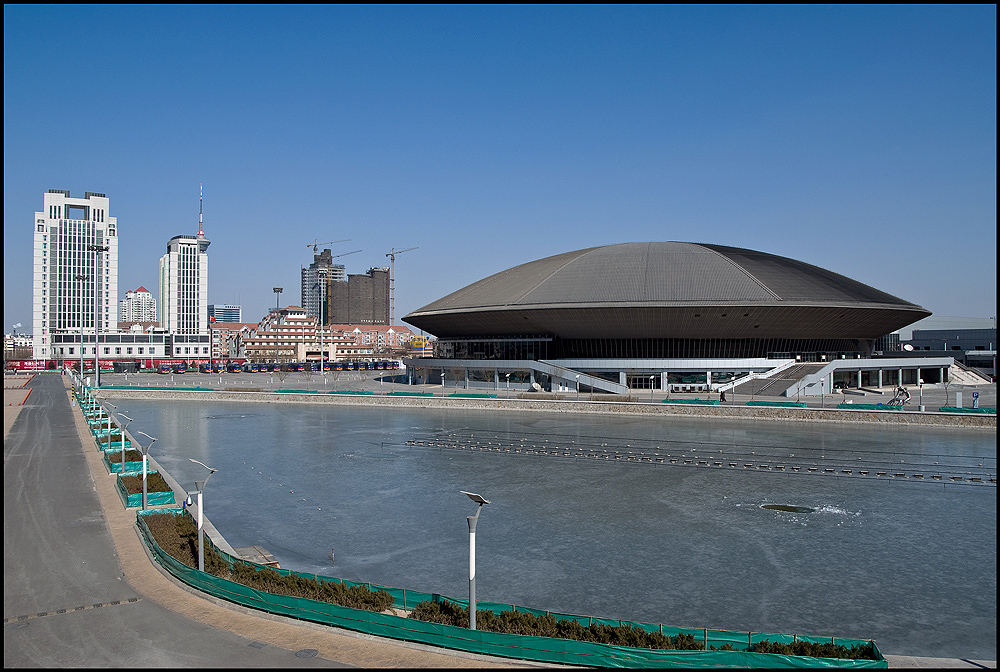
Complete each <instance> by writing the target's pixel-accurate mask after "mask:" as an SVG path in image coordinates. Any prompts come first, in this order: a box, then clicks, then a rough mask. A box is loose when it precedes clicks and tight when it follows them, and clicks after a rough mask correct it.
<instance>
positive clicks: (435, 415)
mask: <svg viewBox="0 0 1000 672" xmlns="http://www.w3.org/2000/svg"><path fill="white" fill-rule="evenodd" d="M117 403H118V405H119V409H118V410H119V412H125V413H127V414H128V415H129V416H130V417H132V418H134V422H133V424H132V426H131V430H132V431H133V432H134V431H144V432H147V433H149V434H151V435H152V436H156V437H158V439H159V440H158V441H157V443H156V444H155V445H154V446H153V451H152V454H153V456H154V457H155V458H156V459H157V461H159V462H160V464H161V465H162V466H163V468H164V469H166V470H167V471H169V472H170V473H171V474H173V475H174V477H175V478H177V480H179V481H180V482H181V483H182V484H183V485H184V486H185V487H193V482H194V480H195V478H200V477H201V476H203V475H204V471H203V470H202V469H201V468H200V467H198V466H197V465H194V464H192V463H190V462H189V461H188V458H192V457H193V458H195V459H198V460H201V461H203V462H205V463H206V464H209V465H211V466H213V467H216V468H218V469H219V472H218V473H217V474H215V476H213V477H212V480H211V482H210V483H209V486H208V488H207V490H206V493H205V509H206V515H208V517H209V518H210V519H211V520H212V522H213V523H214V524H215V526H216V527H217V528H218V529H219V530H220V532H221V533H222V534H223V535H224V536H225V537H226V539H227V540H228V541H229V542H230V543H231V544H232V545H233V546H248V545H251V544H260V545H263V546H264V547H265V548H267V549H268V550H269V551H271V552H272V553H273V554H274V555H275V556H276V557H277V559H278V560H279V561H280V563H281V566H282V567H286V568H289V569H295V570H299V571H305V572H316V573H320V574H327V575H332V576H339V577H343V578H346V579H351V580H355V581H369V582H372V583H378V584H383V585H390V586H397V587H405V588H413V589H416V590H421V591H425V592H433V593H441V594H444V595H452V596H455V597H467V596H468V574H467V571H468V526H467V525H466V522H465V517H466V516H468V515H472V514H474V513H475V509H476V505H475V504H474V503H473V502H471V501H470V500H469V499H467V498H466V497H465V496H464V495H461V494H459V490H467V491H472V492H478V493H481V494H482V495H484V496H485V497H486V498H487V499H490V500H491V501H492V503H491V504H489V505H488V506H486V507H484V510H483V513H482V515H481V517H480V520H479V524H478V527H477V542H476V543H477V553H476V555H477V570H478V571H477V597H478V598H479V599H480V600H489V601H495V602H511V603H515V604H522V605H525V606H530V607H536V608H541V609H549V610H552V611H562V612H569V613H575V614H583V615H591V616H600V617H606V618H620V619H625V620H637V621H647V622H655V623H665V624H670V625H684V626H691V627H709V628H721V629H734V630H753V631H765V632H784V633H798V634H817V635H832V636H838V637H840V636H842V637H865V638H867V637H872V638H875V639H876V640H877V642H878V644H879V646H880V647H881V648H882V650H883V651H884V652H886V653H896V654H905V655H918V656H936V657H956V658H973V659H990V660H995V659H996V487H995V486H994V485H978V486H977V485H959V484H954V483H949V477H948V476H947V474H953V473H963V470H964V472H965V473H973V472H974V473H985V474H986V475H987V477H988V476H989V475H990V474H992V475H993V476H995V475H996V433H995V432H985V431H963V430H934V429H913V428H901V427H879V426H859V427H856V426H846V425H830V424H827V425H821V424H803V423H766V422H742V421H733V420H712V419H701V418H699V419H683V418H656V419H652V418H636V417H624V416H606V415H604V416H599V415H569V414H541V413H534V412H532V413H504V414H500V413H493V412H479V411H465V410H462V411H456V410H429V409H399V408H393V409H389V408H372V407H360V406H359V407H348V406H335V405H330V406H318V405H312V404H308V405H307V404H303V405H297V404H280V405H264V404H236V403H222V402H219V403H192V402H151V401H136V400H119V401H118V402H117ZM419 442H423V445H419ZM428 444H437V445H428ZM463 444H464V445H465V446H466V448H465V449H460V448H459V447H458V446H461V445H463ZM451 446H455V447H451ZM471 446H477V447H490V448H496V449H495V450H489V451H484V450H478V449H477V450H470V449H469V447H471ZM556 446H558V447H559V448H558V450H557V449H556ZM518 449H520V450H521V452H520V453H518V452H516V451H517V450H518ZM541 450H545V451H546V452H547V453H549V454H547V455H540V454H539V452H540V451H541ZM529 451H530V452H529ZM628 451H632V456H633V458H634V459H633V461H628V460H627V458H628V456H629V453H628ZM566 452H569V453H570V455H569V456H566V455H564V453H566ZM616 452H617V453H618V456H619V459H617V460H616V459H614V455H615V453H616ZM553 453H556V455H553ZM577 453H580V455H581V456H579V457H577V456H576V455H577ZM588 454H591V455H595V457H587V455H588ZM640 454H643V455H645V456H648V459H649V461H647V462H640V461H637V460H638V459H639V457H638V456H639V455H640ZM605 456H606V457H605ZM657 456H659V458H662V461H657V459H658V458H657ZM671 459H676V462H675V463H673V464H672V463H671V462H670V460H671ZM685 461H687V462H688V465H687V466H685ZM699 462H704V463H705V464H704V465H702V466H701V467H700V468H699V466H698V464H699ZM715 462H719V463H720V464H721V466H715ZM730 463H735V464H736V465H737V466H736V467H731V466H729V465H730ZM744 464H752V465H753V466H752V467H744ZM762 465H766V466H762ZM831 465H833V466H834V467H835V468H834V469H832V470H831V471H829V472H828V471H826V469H829V468H831ZM979 465H983V466H982V467H980V466H979ZM795 466H797V467H798V468H799V470H798V471H793V467H795ZM810 466H811V467H813V468H814V469H815V471H812V472H810V471H809V467H810ZM779 467H780V468H779ZM861 469H866V470H869V471H870V474H874V473H875V472H876V471H877V470H882V471H886V472H887V473H889V474H890V475H891V474H892V473H894V471H902V472H905V473H907V474H908V475H910V474H913V473H916V472H918V471H919V472H920V473H923V474H924V475H925V478H924V479H923V480H918V479H915V478H912V477H911V478H908V479H907V480H906V481H903V480H902V479H892V478H883V479H877V478H875V477H874V476H872V475H869V476H867V477H857V475H858V474H859V472H860V470H861ZM847 470H849V471H851V475H850V476H848V475H847V474H846V471H847ZM934 473H944V474H945V476H944V477H943V479H942V480H941V481H934V480H932V474H934ZM765 506H779V507H782V508H786V509H808V510H809V511H808V512H807V511H795V510H791V511H789V510H773V509H766V508H764V507H765ZM331 551H333V552H335V553H336V561H335V562H331Z"/></svg>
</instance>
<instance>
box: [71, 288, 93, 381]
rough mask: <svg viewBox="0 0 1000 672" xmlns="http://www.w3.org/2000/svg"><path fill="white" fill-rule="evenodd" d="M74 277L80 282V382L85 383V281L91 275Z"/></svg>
mask: <svg viewBox="0 0 1000 672" xmlns="http://www.w3.org/2000/svg"><path fill="white" fill-rule="evenodd" d="M73 279H74V280H76V281H77V282H79V283H81V284H80V383H81V386H82V384H83V282H84V281H85V280H89V279H90V276H89V275H74V276H73Z"/></svg>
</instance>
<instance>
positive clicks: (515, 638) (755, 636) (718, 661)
mask: <svg viewBox="0 0 1000 672" xmlns="http://www.w3.org/2000/svg"><path fill="white" fill-rule="evenodd" d="M154 513H172V514H174V515H181V514H182V513H183V512H182V511H181V509H160V510H158V511H142V512H139V515H138V524H139V529H140V532H141V534H142V536H143V538H144V539H145V541H146V543H147V545H148V546H149V548H150V550H151V551H152V554H153V557H155V558H156V560H157V562H159V563H160V564H161V565H162V566H163V567H164V568H165V569H166V570H167V571H169V572H170V573H171V574H173V575H174V576H176V577H177V578H179V579H180V580H182V581H184V582H185V583H187V584H188V585H191V586H193V587H195V588H197V589H198V590H201V591H204V592H206V593H208V594H210V595H213V596H215V597H219V598H222V599H225V600H229V601H231V602H235V603H236V604H240V605H243V606H246V607H251V608H254V609H261V610H263V611H267V612H269V613H273V614H280V615H283V616H289V617H292V618H299V619H302V620H306V621H312V622H315V623H322V624H324V625H330V626H334V627H339V628H345V629H348V630H353V631H356V632H363V633H367V634H370V635H375V636H379V637H388V638H391V639H399V640H404V641H409V642H418V643H421V644H427V645H430V646H438V647H443V648H448V649H456V650H460V651H467V652H471V653H479V654H484V655H491V656H501V657H507V658H513V659H517V660H531V661H537V662H542V663H556V664H562V665H577V666H585V667H642V668H657V667H760V668H804V667H810V668H816V667H820V668H838V669H859V668H866V669H871V668H882V669H884V668H887V667H888V663H887V662H886V660H885V659H884V658H883V657H882V654H881V652H879V650H878V647H877V646H875V644H874V642H871V644H872V647H873V649H874V651H875V655H876V657H877V658H878V660H850V659H840V658H813V657H807V656H786V655H779V654H769V653H750V652H748V651H746V650H745V649H746V648H749V647H750V646H752V645H753V644H756V643H758V642H761V641H764V640H765V639H767V640H769V641H771V642H781V643H788V644H791V643H793V642H795V641H796V640H798V641H809V642H818V643H826V642H833V643H834V644H841V645H843V646H846V647H848V648H849V647H851V646H855V645H860V646H865V645H867V644H869V641H868V640H857V639H834V638H831V637H812V636H802V635H782V634H773V633H751V632H738V631H729V630H706V629H697V628H676V627H670V626H665V625H658V624H657V625H654V624H649V623H636V622H631V621H619V620H612V619H600V618H592V617H590V616H576V615H571V614H559V613H553V612H547V611H541V610H538V609H529V608H527V607H520V606H515V605H512V604H501V603H495V602H477V604H476V606H477V608H478V609H482V610H490V611H492V612H494V613H496V614H499V613H500V612H501V611H510V610H512V609H513V610H516V611H519V612H524V613H530V614H535V615H544V614H550V613H551V615H552V616H554V617H555V618H556V619H573V620H576V621H577V622H579V623H580V624H581V625H584V626H589V625H590V624H592V623H596V624H604V625H610V626H620V625H632V626H634V627H638V628H642V629H644V630H647V631H649V632H662V633H663V634H664V635H667V636H670V637H674V636H676V635H678V634H686V635H692V636H694V637H696V638H697V639H698V640H699V641H702V642H704V644H705V647H706V650H703V651H676V650H662V649H638V648H632V647H625V646H614V645H611V644H598V643H594V642H584V641H577V640H569V639H556V638H551V637H534V636H529V635H509V634H505V633H498V632H489V631H485V630H469V629H467V628H460V627H456V626H452V625H442V624H439V623H429V622H425V621H418V620H416V619H409V618H404V617H401V616H395V615H390V614H385V613H376V612H371V611H365V610H362V609H350V608H348V607H341V606H338V605H335V604H329V603H326V602H320V601H317V600H308V599H304V598H297V597H289V596H285V595H274V594H271V593H264V592H261V591H258V590H255V589H253V588H249V587H247V586H244V585H241V584H238V583H235V582H232V581H228V580H226V579H222V578H219V577H216V576H212V575H210V574H208V573H206V572H199V571H198V570H196V569H193V568H191V567H188V566H187V565H185V564H183V563H181V562H180V561H178V560H177V559H175V558H173V557H172V556H170V555H168V554H167V553H165V552H164V551H163V550H162V549H161V548H160V547H159V546H158V545H157V544H156V541H155V540H154V539H153V536H152V534H151V533H150V531H149V528H148V527H147V526H146V524H145V522H144V521H143V519H142V517H143V516H144V515H149V514H154ZM205 540H206V542H207V543H209V544H211V540H210V539H208V537H207V536H206V538H205ZM212 546H213V548H215V550H216V552H218V553H219V554H220V555H221V556H222V558H223V559H224V560H225V561H227V562H229V563H230V564H231V565H233V564H236V563H240V564H244V565H250V566H257V565H254V564H253V563H250V562H247V561H245V560H242V559H240V558H234V557H233V556H230V555H228V554H226V553H224V552H222V551H219V549H218V548H217V547H215V546H214V544H212ZM274 571H276V572H278V573H279V574H282V575H284V576H288V575H295V576H300V577H303V578H305V579H317V580H321V581H324V582H328V581H333V582H337V583H341V584H343V585H345V586H348V587H350V586H354V585H364V586H367V587H368V588H369V589H371V590H385V591H387V592H389V593H390V594H391V595H392V596H393V598H394V600H395V602H394V607H396V608H402V609H404V610H405V609H412V608H413V607H414V606H416V605H417V604H419V603H420V602H424V601H428V600H430V601H438V602H440V601H442V600H448V601H450V602H454V603H456V604H458V605H461V606H462V607H464V608H468V600H462V599H455V598H450V597H444V596H441V595H437V594H433V593H423V592H419V591H413V590H406V589H400V588H390V587H386V586H379V585H375V584H366V583H360V584H359V583H356V582H352V581H346V580H342V579H338V578H334V577H327V576H322V575H316V574H304V573H300V572H293V571H291V570H287V569H275V570H274ZM726 644H728V645H730V646H731V647H733V648H734V649H737V650H735V651H712V650H710V647H713V646H714V647H716V648H721V647H722V646H724V645H726Z"/></svg>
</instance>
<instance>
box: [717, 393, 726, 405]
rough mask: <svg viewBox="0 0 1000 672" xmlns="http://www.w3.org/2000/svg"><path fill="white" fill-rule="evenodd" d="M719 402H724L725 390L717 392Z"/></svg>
mask: <svg viewBox="0 0 1000 672" xmlns="http://www.w3.org/2000/svg"><path fill="white" fill-rule="evenodd" d="M719 403H721V404H724V403H726V391H725V390H722V391H721V392H719Z"/></svg>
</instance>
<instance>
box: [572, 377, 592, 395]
mask: <svg viewBox="0 0 1000 672" xmlns="http://www.w3.org/2000/svg"><path fill="white" fill-rule="evenodd" d="M590 398H591V399H593V398H594V395H590ZM576 400H577V401H580V374H579V373H578V374H576Z"/></svg>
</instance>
